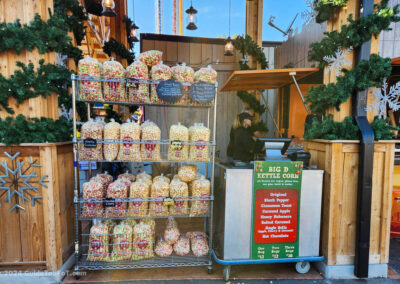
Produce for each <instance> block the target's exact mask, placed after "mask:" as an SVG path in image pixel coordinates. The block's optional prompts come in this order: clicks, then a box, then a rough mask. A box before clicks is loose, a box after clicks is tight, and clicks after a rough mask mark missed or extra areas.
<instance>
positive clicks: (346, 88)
mask: <svg viewBox="0 0 400 284" xmlns="http://www.w3.org/2000/svg"><path fill="white" fill-rule="evenodd" d="M391 65H392V61H391V59H390V58H382V57H380V56H379V55H377V54H372V55H371V58H370V60H369V61H368V60H362V61H361V62H360V63H359V64H358V65H357V66H356V67H355V68H354V69H352V70H346V69H343V72H344V75H343V76H339V77H337V82H336V83H329V84H327V85H319V86H316V87H311V88H310V89H309V91H308V93H307V95H306V96H305V97H306V103H310V109H311V111H312V112H313V113H316V114H321V115H323V114H324V113H325V111H326V110H327V109H328V108H329V107H331V106H334V107H336V109H337V110H339V106H340V104H341V103H344V102H345V101H347V99H348V98H349V97H350V96H351V95H352V94H353V93H354V92H355V91H361V90H364V89H366V88H370V87H378V86H380V85H381V84H382V81H383V80H384V79H385V78H387V77H389V75H390V73H391V70H392V67H391Z"/></svg>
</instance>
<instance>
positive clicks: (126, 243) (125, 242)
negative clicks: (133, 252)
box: [119, 238, 129, 254]
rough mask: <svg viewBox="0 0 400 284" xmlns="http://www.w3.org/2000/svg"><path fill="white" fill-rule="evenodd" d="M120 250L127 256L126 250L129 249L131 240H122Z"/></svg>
mask: <svg viewBox="0 0 400 284" xmlns="http://www.w3.org/2000/svg"><path fill="white" fill-rule="evenodd" d="M119 248H120V250H122V251H124V253H125V254H126V253H127V252H126V250H127V249H128V248H129V240H127V239H125V238H122V239H121V241H120V242H119Z"/></svg>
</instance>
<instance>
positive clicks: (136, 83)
mask: <svg viewBox="0 0 400 284" xmlns="http://www.w3.org/2000/svg"><path fill="white" fill-rule="evenodd" d="M126 83H127V87H128V88H135V89H137V88H139V81H138V80H137V79H133V78H128V79H127V80H126Z"/></svg>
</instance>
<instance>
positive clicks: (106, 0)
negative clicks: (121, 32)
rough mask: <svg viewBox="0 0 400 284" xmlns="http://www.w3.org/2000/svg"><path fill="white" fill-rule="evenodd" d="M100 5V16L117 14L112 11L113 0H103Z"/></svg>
mask: <svg viewBox="0 0 400 284" xmlns="http://www.w3.org/2000/svg"><path fill="white" fill-rule="evenodd" d="M101 5H102V6H103V11H102V12H101V15H102V16H106V17H115V16H117V14H116V13H115V11H114V8H115V3H114V0H103V1H102V2H101Z"/></svg>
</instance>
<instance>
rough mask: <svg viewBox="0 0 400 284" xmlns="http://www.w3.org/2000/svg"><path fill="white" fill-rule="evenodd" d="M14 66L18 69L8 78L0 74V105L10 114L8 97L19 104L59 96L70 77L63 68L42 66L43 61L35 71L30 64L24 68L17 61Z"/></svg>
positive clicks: (11, 111)
mask: <svg viewBox="0 0 400 284" xmlns="http://www.w3.org/2000/svg"><path fill="white" fill-rule="evenodd" d="M16 65H17V66H18V67H19V68H20V69H19V70H15V71H14V74H13V75H11V76H10V78H8V79H7V78H5V77H4V76H3V75H2V74H0V105H1V106H2V107H3V109H4V110H5V111H7V112H8V113H11V114H13V113H14V110H13V109H12V108H10V107H9V104H8V99H9V98H10V97H13V98H15V99H16V100H17V103H19V104H20V103H22V102H23V101H24V100H27V99H29V98H36V97H38V96H43V97H46V96H48V95H50V94H51V93H57V94H60V92H62V90H63V88H64V86H65V85H66V84H67V83H68V82H69V80H70V76H71V73H70V71H69V70H68V69H66V68H65V67H62V66H58V65H54V64H44V60H43V59H41V60H40V61H39V67H38V68H37V69H36V71H35V68H34V65H33V64H32V63H29V64H28V66H26V65H25V64H23V63H21V62H19V61H18V62H17V63H16Z"/></svg>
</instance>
